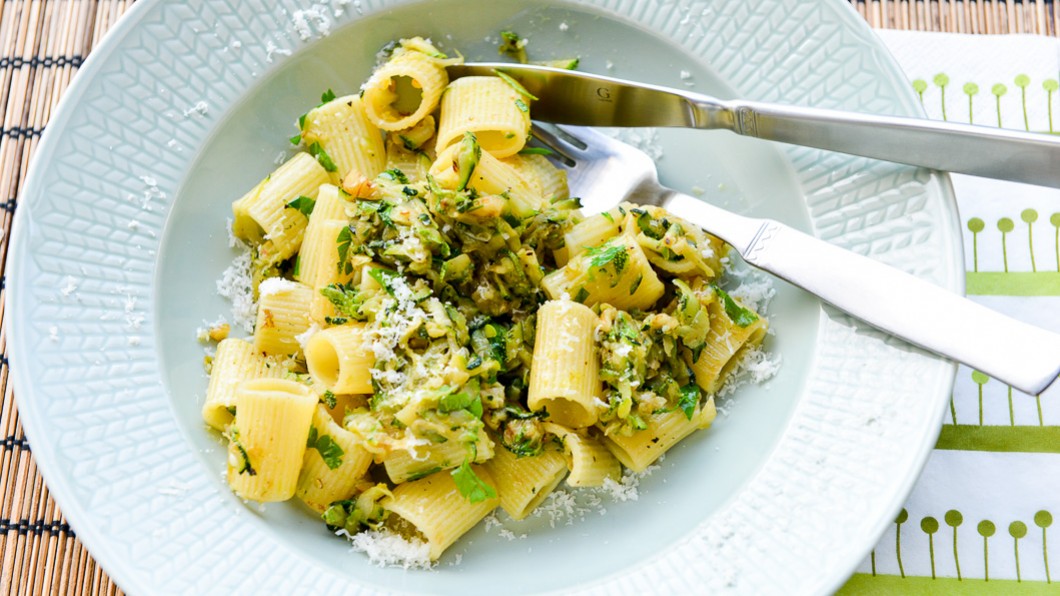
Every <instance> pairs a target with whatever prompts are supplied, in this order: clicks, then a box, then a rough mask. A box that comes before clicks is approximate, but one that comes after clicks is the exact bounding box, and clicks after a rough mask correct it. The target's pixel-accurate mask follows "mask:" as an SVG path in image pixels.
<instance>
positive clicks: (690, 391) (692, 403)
mask: <svg viewBox="0 0 1060 596" xmlns="http://www.w3.org/2000/svg"><path fill="white" fill-rule="evenodd" d="M678 395H679V397H678V399H677V407H679V408H681V411H682V412H684V413H685V417H687V418H688V419H689V420H691V419H692V415H693V414H695V413H696V405H697V404H698V403H699V385H696V384H695V383H689V384H687V385H685V386H684V387H681V389H680V391H679V393H678Z"/></svg>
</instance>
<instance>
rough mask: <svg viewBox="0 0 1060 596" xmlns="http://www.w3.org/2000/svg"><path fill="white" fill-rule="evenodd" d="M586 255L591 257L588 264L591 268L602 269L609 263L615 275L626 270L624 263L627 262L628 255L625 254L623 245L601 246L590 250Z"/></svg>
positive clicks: (608, 244)
mask: <svg viewBox="0 0 1060 596" xmlns="http://www.w3.org/2000/svg"><path fill="white" fill-rule="evenodd" d="M586 254H587V255H589V256H590V257H592V260H590V261H589V263H590V264H591V265H592V266H593V267H596V268H598V269H603V268H604V267H606V266H607V265H608V264H609V263H611V264H613V266H614V268H615V273H622V270H623V269H625V268H626V263H628V262H629V253H628V252H626V245H625V244H611V243H607V244H603V245H601V246H597V247H594V248H590V249H589V250H588V251H586Z"/></svg>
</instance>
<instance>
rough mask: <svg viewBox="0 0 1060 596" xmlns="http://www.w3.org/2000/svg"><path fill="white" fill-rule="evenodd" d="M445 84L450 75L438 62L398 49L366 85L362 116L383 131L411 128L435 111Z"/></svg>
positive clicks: (425, 56)
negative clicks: (366, 117)
mask: <svg viewBox="0 0 1060 596" xmlns="http://www.w3.org/2000/svg"><path fill="white" fill-rule="evenodd" d="M448 84H449V75H448V74H447V73H446V72H445V66H444V64H443V63H442V62H441V61H440V60H439V59H438V58H434V57H432V56H428V55H427V54H425V53H424V52H421V51H418V50H410V49H406V48H404V47H402V48H398V50H396V51H395V52H394V57H393V58H391V60H390V61H389V62H387V63H386V64H384V65H382V66H381V67H379V68H378V69H376V71H375V73H373V74H372V78H370V79H368V82H367V83H365V86H364V107H365V112H366V113H367V115H368V119H369V120H370V121H371V122H372V123H373V124H375V125H376V126H378V127H379V128H381V129H383V130H403V129H406V128H412V127H413V126H415V125H416V123H417V122H419V121H420V120H423V119H424V118H426V117H427V115H428V114H430V113H431V112H433V111H434V110H435V108H437V107H438V101H439V100H440V99H441V97H442V92H443V91H445V86H446V85H448Z"/></svg>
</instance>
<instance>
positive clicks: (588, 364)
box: [527, 300, 600, 428]
mask: <svg viewBox="0 0 1060 596" xmlns="http://www.w3.org/2000/svg"><path fill="white" fill-rule="evenodd" d="M597 323H598V317H597V316H596V313H594V312H593V311H592V310H590V309H589V308H588V307H586V306H584V305H581V304H578V303H575V302H571V301H569V300H550V301H548V302H546V303H545V304H543V305H542V306H541V308H540V310H538V312H537V330H536V332H535V334H536V335H535V338H534V356H533V363H532V365H531V368H530V390H529V393H528V399H527V404H528V405H529V406H530V409H531V410H533V411H535V412H536V411H540V410H547V411H548V414H549V420H552V421H554V422H558V423H559V424H563V425H565V426H569V427H572V428H585V427H587V426H591V425H593V424H594V423H595V422H596V418H597V415H598V412H597V409H596V405H595V403H594V402H595V401H596V400H598V399H599V397H598V396H599V395H600V375H599V370H600V359H599V356H598V355H597V353H596V343H595V341H594V339H593V335H594V334H595V332H596V325H597Z"/></svg>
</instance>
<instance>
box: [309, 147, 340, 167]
mask: <svg viewBox="0 0 1060 596" xmlns="http://www.w3.org/2000/svg"><path fill="white" fill-rule="evenodd" d="M309 154H310V155H312V156H313V157H315V158H317V162H318V163H319V164H320V165H321V166H322V167H323V168H324V169H325V170H327V171H328V172H337V171H339V167H338V166H337V165H335V162H334V161H332V160H331V156H330V155H328V152H327V151H324V148H323V147H321V146H320V143H318V142H313V143H312V144H311V145H309Z"/></svg>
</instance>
